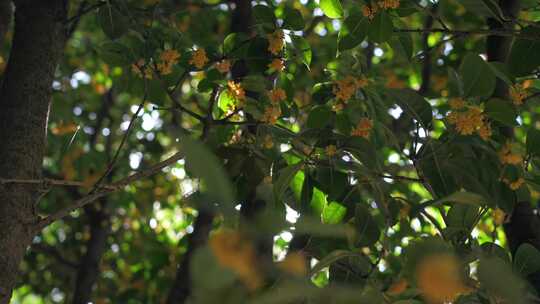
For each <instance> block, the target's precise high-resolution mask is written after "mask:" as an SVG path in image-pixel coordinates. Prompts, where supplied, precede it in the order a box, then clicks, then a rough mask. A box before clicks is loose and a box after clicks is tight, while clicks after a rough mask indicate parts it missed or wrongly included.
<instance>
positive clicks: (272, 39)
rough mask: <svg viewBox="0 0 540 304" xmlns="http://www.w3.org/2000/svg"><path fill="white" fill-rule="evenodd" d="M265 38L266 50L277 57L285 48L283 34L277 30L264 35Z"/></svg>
mask: <svg viewBox="0 0 540 304" xmlns="http://www.w3.org/2000/svg"><path fill="white" fill-rule="evenodd" d="M266 38H267V39H268V50H269V51H270V53H272V54H273V55H278V54H279V53H280V52H281V50H282V49H283V47H284V46H285V42H284V39H285V34H284V33H283V30H281V29H278V30H276V31H275V32H273V33H271V34H268V35H266Z"/></svg>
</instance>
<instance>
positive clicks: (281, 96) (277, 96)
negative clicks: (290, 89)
mask: <svg viewBox="0 0 540 304" xmlns="http://www.w3.org/2000/svg"><path fill="white" fill-rule="evenodd" d="M268 98H270V101H272V103H273V104H279V103H280V102H281V101H283V100H285V99H287V94H286V93H285V90H283V89H282V88H276V89H272V90H270V91H268Z"/></svg>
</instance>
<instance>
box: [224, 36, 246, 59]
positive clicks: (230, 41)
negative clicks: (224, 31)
mask: <svg viewBox="0 0 540 304" xmlns="http://www.w3.org/2000/svg"><path fill="white" fill-rule="evenodd" d="M249 41H250V40H249V37H248V36H247V35H246V34H244V33H232V34H229V35H227V37H225V39H224V40H223V53H224V54H226V55H227V57H230V58H242V57H244V56H245V54H246V53H247V50H248V48H249Z"/></svg>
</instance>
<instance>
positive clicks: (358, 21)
mask: <svg viewBox="0 0 540 304" xmlns="http://www.w3.org/2000/svg"><path fill="white" fill-rule="evenodd" d="M353 12H354V11H353ZM368 22H369V21H368V19H367V18H365V17H364V16H362V14H361V13H360V12H356V13H351V15H350V16H349V17H347V18H346V19H345V21H344V22H343V26H342V27H341V29H340V30H339V40H338V48H339V50H340V51H346V50H349V49H352V48H354V47H356V46H357V45H359V44H360V43H361V42H362V41H364V39H365V38H366V35H367V28H368Z"/></svg>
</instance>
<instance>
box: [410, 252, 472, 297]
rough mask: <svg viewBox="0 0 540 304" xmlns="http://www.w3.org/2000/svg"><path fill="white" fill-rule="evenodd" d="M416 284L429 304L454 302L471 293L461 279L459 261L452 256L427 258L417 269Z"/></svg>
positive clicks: (439, 255)
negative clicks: (460, 296)
mask: <svg viewBox="0 0 540 304" xmlns="http://www.w3.org/2000/svg"><path fill="white" fill-rule="evenodd" d="M416 283H417V284H418V288H419V289H420V292H421V293H422V296H423V297H424V298H425V299H426V300H427V301H428V302H429V303H448V302H452V301H454V300H455V299H456V298H457V297H458V296H459V295H461V294H465V293H468V292H470V289H469V288H468V287H467V286H465V284H464V283H463V280H462V278H461V274H460V265H459V261H458V259H457V258H456V257H454V256H453V255H450V254H432V255H430V256H427V257H425V258H424V259H423V260H422V261H421V262H420V263H419V264H418V266H417V267H416Z"/></svg>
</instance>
